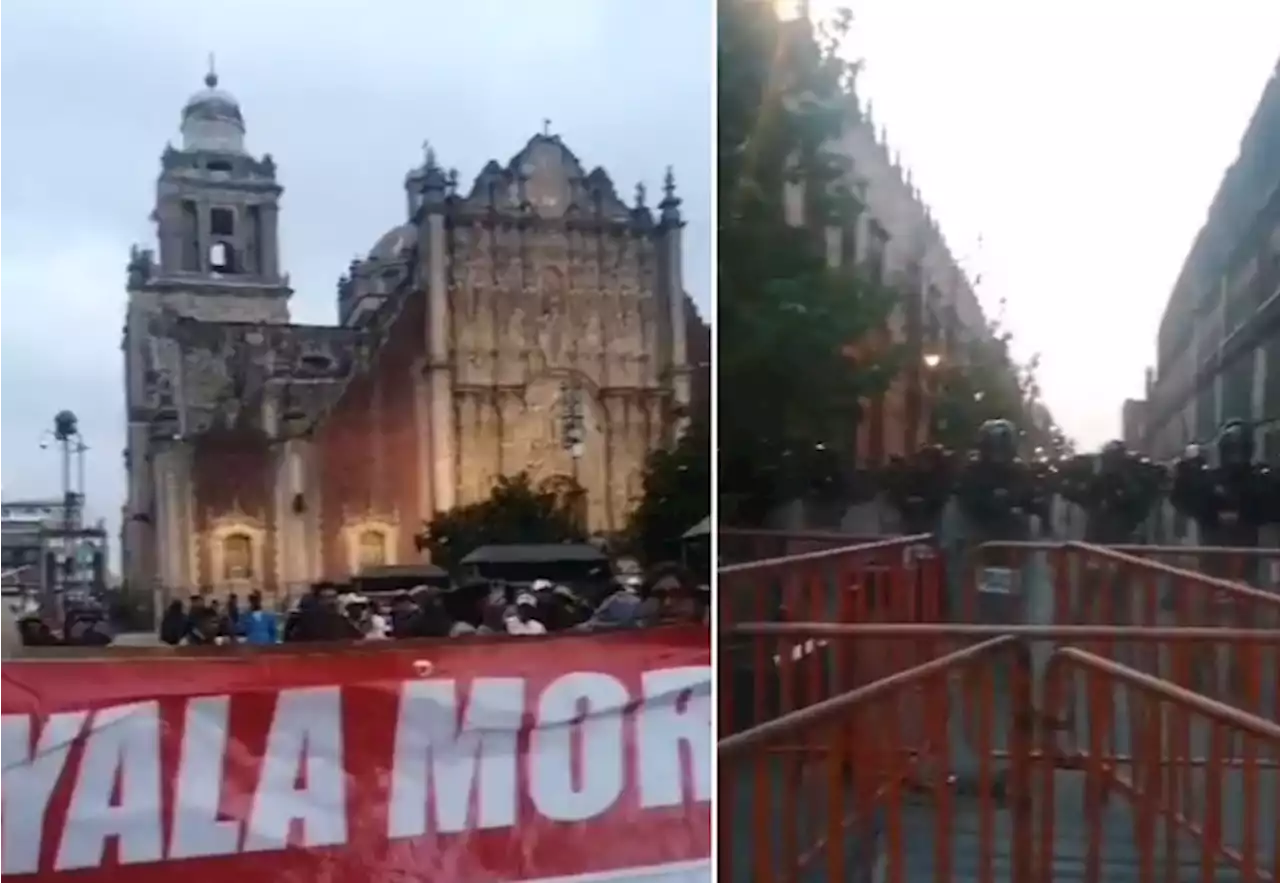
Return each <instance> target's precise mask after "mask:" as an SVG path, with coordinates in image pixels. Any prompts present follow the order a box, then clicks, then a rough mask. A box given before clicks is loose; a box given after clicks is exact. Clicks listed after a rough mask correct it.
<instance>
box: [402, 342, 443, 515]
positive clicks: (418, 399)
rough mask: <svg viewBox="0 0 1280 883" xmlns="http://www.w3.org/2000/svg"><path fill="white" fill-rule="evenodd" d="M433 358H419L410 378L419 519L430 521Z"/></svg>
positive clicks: (413, 366) (415, 361)
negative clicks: (431, 374) (430, 368)
mask: <svg viewBox="0 0 1280 883" xmlns="http://www.w3.org/2000/svg"><path fill="white" fill-rule="evenodd" d="M428 364H429V360H428V359H426V358H425V357H424V358H420V359H415V360H414V361H413V364H412V365H411V366H410V367H409V375H410V377H409V379H410V382H411V383H412V384H413V433H414V439H415V442H416V445H415V449H414V450H415V451H416V453H417V461H418V462H417V464H416V465H417V475H418V521H419V523H422V524H426V523H427V522H429V521H430V520H431V519H432V517H433V516H434V515H435V512H436V508H435V500H434V499H433V497H432V492H431V485H432V481H431V479H432V472H433V470H434V468H435V467H434V461H433V460H432V456H431V450H432V447H431V446H432V437H431V379H430V371H429V369H428V367H427V366H428Z"/></svg>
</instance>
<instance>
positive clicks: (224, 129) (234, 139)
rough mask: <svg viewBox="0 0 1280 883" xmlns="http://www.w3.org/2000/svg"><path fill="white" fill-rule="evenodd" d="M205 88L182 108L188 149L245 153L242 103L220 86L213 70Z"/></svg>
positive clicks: (208, 76)
mask: <svg viewBox="0 0 1280 883" xmlns="http://www.w3.org/2000/svg"><path fill="white" fill-rule="evenodd" d="M204 85H205V88H203V89H201V90H200V91H199V92H197V93H195V94H194V95H192V96H191V97H190V98H189V99H187V103H186V105H185V106H184V107H183V108H182V140H183V147H184V149H186V150H215V151H219V152H223V153H244V116H243V115H242V114H241V113H240V102H238V101H236V99H235V96H234V95H232V94H231V93H230V92H227V91H226V90H225V89H219V88H218V75H217V74H216V73H214V72H213V71H210V72H209V74H208V75H207V76H206V77H205V78H204Z"/></svg>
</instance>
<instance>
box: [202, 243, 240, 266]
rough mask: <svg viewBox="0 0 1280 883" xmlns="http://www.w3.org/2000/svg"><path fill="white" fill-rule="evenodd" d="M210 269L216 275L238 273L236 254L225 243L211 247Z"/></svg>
mask: <svg viewBox="0 0 1280 883" xmlns="http://www.w3.org/2000/svg"><path fill="white" fill-rule="evenodd" d="M209 269H210V270H212V271H213V272H215V273H234V272H235V271H236V253H235V249H233V248H232V247H231V246H230V245H227V243H225V242H215V243H214V244H213V245H211V246H209Z"/></svg>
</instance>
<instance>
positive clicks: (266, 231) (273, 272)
mask: <svg viewBox="0 0 1280 883" xmlns="http://www.w3.org/2000/svg"><path fill="white" fill-rule="evenodd" d="M259 211H260V212H261V217H262V230H261V231H259V238H258V252H259V262H260V264H261V268H260V269H261V273H262V276H263V277H264V278H265V279H268V280H270V281H272V282H276V281H279V279H280V245H279V241H280V240H279V229H280V208H279V206H277V205H276V204H275V203H274V202H266V203H263V204H262V205H261V207H260V208H259Z"/></svg>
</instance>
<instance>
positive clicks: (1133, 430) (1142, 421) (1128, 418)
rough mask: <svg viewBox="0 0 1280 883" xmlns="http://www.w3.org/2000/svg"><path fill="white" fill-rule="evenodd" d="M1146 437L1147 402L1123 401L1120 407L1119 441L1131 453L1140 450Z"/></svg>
mask: <svg viewBox="0 0 1280 883" xmlns="http://www.w3.org/2000/svg"><path fill="white" fill-rule="evenodd" d="M1146 435H1147V400H1146V399H1125V400H1124V404H1122V405H1121V406H1120V440H1121V441H1123V442H1124V444H1125V447H1127V448H1128V449H1129V450H1131V451H1138V450H1141V449H1142V446H1143V443H1144V440H1145V438H1146Z"/></svg>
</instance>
